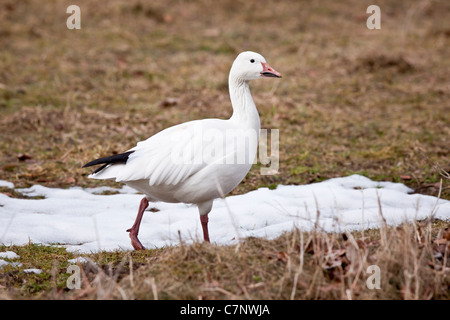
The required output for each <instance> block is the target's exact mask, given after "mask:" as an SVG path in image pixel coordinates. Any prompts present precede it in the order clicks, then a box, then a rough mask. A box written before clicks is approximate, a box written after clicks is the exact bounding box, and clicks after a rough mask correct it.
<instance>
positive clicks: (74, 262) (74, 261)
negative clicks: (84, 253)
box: [67, 257, 88, 264]
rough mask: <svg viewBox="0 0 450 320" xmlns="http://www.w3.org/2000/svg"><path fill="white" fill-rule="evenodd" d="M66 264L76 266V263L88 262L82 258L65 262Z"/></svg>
mask: <svg viewBox="0 0 450 320" xmlns="http://www.w3.org/2000/svg"><path fill="white" fill-rule="evenodd" d="M67 262H68V263H72V264H76V263H87V262H88V260H87V259H86V258H83V257H76V258H75V259H69V260H67Z"/></svg>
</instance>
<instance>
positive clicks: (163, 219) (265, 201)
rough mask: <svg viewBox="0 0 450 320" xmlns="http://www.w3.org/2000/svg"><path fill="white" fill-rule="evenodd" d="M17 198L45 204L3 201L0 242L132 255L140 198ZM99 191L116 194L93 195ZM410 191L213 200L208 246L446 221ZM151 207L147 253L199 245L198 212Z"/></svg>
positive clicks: (350, 184) (332, 187) (334, 189)
mask: <svg viewBox="0 0 450 320" xmlns="http://www.w3.org/2000/svg"><path fill="white" fill-rule="evenodd" d="M16 191H18V192H21V193H23V194H26V195H29V196H42V197H44V199H15V198H10V197H8V196H7V195H5V194H0V243H3V244H5V245H10V244H17V245H24V244H27V243H28V242H29V241H31V242H33V243H43V244H61V245H64V246H65V247H66V248H67V249H68V250H69V251H73V252H79V253H89V252H95V251H98V250H106V251H112V250H132V246H131V243H130V238H129V237H128V233H127V232H126V229H128V228H130V227H131V226H132V225H133V223H134V219H135V217H136V214H137V210H138V206H139V202H140V200H141V198H142V195H139V194H136V192H135V191H134V190H133V189H131V188H129V187H123V188H121V189H113V188H105V187H101V188H91V189H82V188H80V187H73V188H69V189H57V188H47V187H44V186H40V185H35V186H32V187H31V188H26V189H16ZM104 191H116V192H118V193H117V194H112V195H99V194H98V193H102V192H104ZM411 192H412V190H411V189H409V188H408V187H406V186H405V185H403V184H401V183H392V182H377V181H372V180H370V179H368V178H366V177H363V176H360V175H352V176H348V177H342V178H334V179H330V180H327V181H323V182H320V183H314V184H310V185H296V186H294V185H291V186H285V185H280V186H278V187H277V188H276V189H275V190H269V189H268V188H260V189H258V190H255V191H251V192H249V193H246V194H242V195H237V196H229V197H227V198H225V199H218V200H216V201H215V202H214V206H213V209H212V211H211V213H210V214H209V224H208V226H209V233H210V238H211V241H212V242H213V243H217V244H233V243H236V241H238V239H240V238H245V237H249V236H253V237H266V238H275V237H277V236H279V235H280V234H282V233H283V232H286V231H290V230H292V229H293V228H300V229H302V230H305V231H308V230H313V229H314V227H315V226H316V225H317V226H318V227H319V229H320V230H322V231H325V232H334V231H336V232H342V231H344V230H350V231H351V230H361V229H365V228H377V227H379V226H380V224H381V223H382V222H381V221H382V220H383V218H384V219H385V220H386V222H387V223H388V224H389V225H397V224H400V223H402V222H408V221H413V220H422V219H425V218H428V217H430V216H431V215H433V216H434V217H435V218H437V219H442V220H449V219H450V201H447V200H442V199H437V198H436V197H432V196H427V195H421V194H410V193H411ZM379 204H381V213H382V217H381V216H380V208H379ZM149 208H157V209H159V211H158V212H146V213H145V214H144V217H143V219H142V223H141V227H140V232H139V239H140V240H141V242H142V244H143V245H144V246H146V247H147V248H159V247H163V246H168V245H177V244H178V243H179V235H178V232H180V235H181V239H182V241H185V242H193V241H201V240H202V239H203V236H202V228H201V224H200V219H199V214H198V210H197V207H196V206H193V205H185V204H171V203H162V202H156V203H152V204H150V206H149ZM317 212H319V215H317ZM316 219H318V220H317V221H316Z"/></svg>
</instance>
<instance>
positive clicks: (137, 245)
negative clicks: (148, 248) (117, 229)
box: [127, 197, 148, 250]
mask: <svg viewBox="0 0 450 320" xmlns="http://www.w3.org/2000/svg"><path fill="white" fill-rule="evenodd" d="M147 207H148V200H147V198H145V197H144V198H143V199H142V200H141V204H140V205H139V211H138V214H137V217H136V220H135V221H134V224H133V226H132V227H131V228H130V229H128V230H127V232H129V233H130V239H131V245H132V246H133V248H134V249H135V250H145V248H144V246H143V245H142V243H141V242H140V241H139V239H138V237H137V236H138V233H139V226H140V225H141V220H142V216H143V215H144V211H145V209H147Z"/></svg>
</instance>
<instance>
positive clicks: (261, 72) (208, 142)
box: [83, 51, 281, 250]
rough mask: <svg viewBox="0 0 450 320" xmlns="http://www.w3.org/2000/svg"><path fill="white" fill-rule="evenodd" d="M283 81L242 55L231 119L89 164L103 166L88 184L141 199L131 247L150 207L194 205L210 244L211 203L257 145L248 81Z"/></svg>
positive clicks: (235, 179) (165, 134) (189, 126)
mask: <svg viewBox="0 0 450 320" xmlns="http://www.w3.org/2000/svg"><path fill="white" fill-rule="evenodd" d="M263 77H276V78H281V75H280V73H279V72H277V71H275V70H274V69H273V68H272V67H270V66H269V65H268V64H267V62H266V60H265V59H264V57H263V56H262V55H260V54H258V53H255V52H251V51H246V52H242V53H241V54H239V55H238V56H237V58H236V60H234V62H233V65H232V67H231V70H230V75H229V78H228V84H229V93H230V99H231V105H232V107H233V114H232V116H231V118H230V119H228V120H222V119H204V120H195V121H190V122H186V123H182V124H179V125H175V126H173V127H170V128H167V129H165V130H163V131H160V132H159V133H157V134H155V135H154V136H151V137H150V138H148V139H147V140H145V141H141V142H138V143H137V145H136V146H135V147H134V148H132V149H130V150H128V151H127V152H125V153H122V154H117V155H113V156H109V157H104V158H100V159H96V160H93V161H91V162H89V163H86V164H85V165H84V166H83V167H89V166H94V165H101V166H100V167H99V168H97V169H96V170H95V171H94V172H93V173H92V174H91V175H89V178H93V179H115V180H116V181H117V182H122V183H125V184H127V185H128V186H130V187H132V188H134V189H136V190H137V191H139V192H141V193H143V194H144V195H145V197H144V198H143V199H142V200H141V203H140V206H139V210H138V214H137V217H136V220H135V222H134V224H133V226H132V227H131V228H130V229H128V230H127V231H128V232H129V235H130V238H131V244H132V245H133V247H134V248H135V249H136V250H142V249H144V246H143V245H142V244H141V242H140V241H139V239H138V233H139V226H140V223H141V219H142V215H143V213H144V211H145V209H146V208H147V207H148V205H149V202H154V201H163V202H172V203H178V202H183V203H188V204H196V205H197V206H198V210H199V213H200V221H201V225H202V229H203V238H204V240H205V241H208V242H209V233H208V213H209V212H210V211H211V208H212V204H213V201H214V199H216V198H219V197H223V196H224V195H225V194H227V193H229V192H230V191H232V190H233V189H234V188H235V187H236V186H237V185H238V184H239V183H240V182H241V181H242V179H244V177H245V176H246V175H247V173H248V171H249V170H250V168H251V166H252V163H253V161H254V159H255V156H256V151H257V147H258V141H259V131H260V120H259V114H258V111H257V110H256V106H255V103H254V102H253V99H252V96H251V94H250V88H249V81H250V80H255V79H259V78H263Z"/></svg>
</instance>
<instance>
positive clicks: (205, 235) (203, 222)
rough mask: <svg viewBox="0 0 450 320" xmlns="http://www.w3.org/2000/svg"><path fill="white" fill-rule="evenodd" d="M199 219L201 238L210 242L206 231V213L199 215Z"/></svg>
mask: <svg viewBox="0 0 450 320" xmlns="http://www.w3.org/2000/svg"><path fill="white" fill-rule="evenodd" d="M200 221H201V222H202V229H203V240H205V241H206V242H210V241H209V233H208V214H205V215H200Z"/></svg>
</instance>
